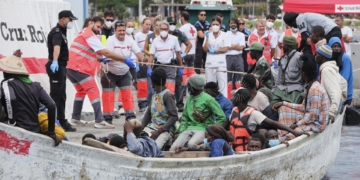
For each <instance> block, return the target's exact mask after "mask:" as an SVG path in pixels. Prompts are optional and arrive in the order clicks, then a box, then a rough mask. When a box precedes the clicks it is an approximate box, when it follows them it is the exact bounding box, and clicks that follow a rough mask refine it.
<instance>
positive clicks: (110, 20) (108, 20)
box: [105, 19, 115, 22]
mask: <svg viewBox="0 0 360 180" xmlns="http://www.w3.org/2000/svg"><path fill="white" fill-rule="evenodd" d="M105 20H106V21H111V22H114V21H115V20H113V19H105Z"/></svg>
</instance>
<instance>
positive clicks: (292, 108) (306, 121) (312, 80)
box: [273, 60, 330, 140]
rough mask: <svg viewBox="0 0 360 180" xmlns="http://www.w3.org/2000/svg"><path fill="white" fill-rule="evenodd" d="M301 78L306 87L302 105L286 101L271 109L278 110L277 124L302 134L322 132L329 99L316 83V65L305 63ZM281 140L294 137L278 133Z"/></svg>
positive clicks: (282, 132) (327, 114)
mask: <svg viewBox="0 0 360 180" xmlns="http://www.w3.org/2000/svg"><path fill="white" fill-rule="evenodd" d="M301 77H302V79H303V81H304V82H305V84H307V86H306V91H305V98H304V101H303V103H302V104H295V103H289V102H286V101H283V102H278V103H276V104H275V105H274V106H273V108H274V109H277V108H279V107H280V108H279V122H280V123H283V124H285V125H286V126H289V127H291V128H292V129H295V130H296V131H302V132H309V131H313V132H317V133H319V132H322V131H323V130H324V129H325V127H326V124H327V122H328V118H329V107H330V101H329V97H328V95H327V93H326V91H325V89H324V87H323V86H322V85H321V84H320V83H319V82H318V81H316V64H315V62H313V61H310V60H308V61H305V62H304V63H303V66H302V72H301ZM280 135H281V136H282V137H281V138H282V139H283V140H291V139H293V138H295V136H294V135H293V134H291V133H289V132H286V131H280Z"/></svg>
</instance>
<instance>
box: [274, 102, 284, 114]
mask: <svg viewBox="0 0 360 180" xmlns="http://www.w3.org/2000/svg"><path fill="white" fill-rule="evenodd" d="M282 105H283V102H277V103H275V104H274V105H273V107H272V110H273V111H275V112H277V111H278V109H279V108H280V107H281V106H282Z"/></svg>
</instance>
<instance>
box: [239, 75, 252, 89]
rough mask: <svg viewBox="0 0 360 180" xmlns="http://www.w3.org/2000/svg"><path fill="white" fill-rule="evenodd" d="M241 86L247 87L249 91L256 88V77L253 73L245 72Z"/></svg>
mask: <svg viewBox="0 0 360 180" xmlns="http://www.w3.org/2000/svg"><path fill="white" fill-rule="evenodd" d="M241 87H244V88H246V89H247V90H248V91H250V90H256V78H255V76H254V75H253V74H245V75H244V76H243V77H242V80H241Z"/></svg>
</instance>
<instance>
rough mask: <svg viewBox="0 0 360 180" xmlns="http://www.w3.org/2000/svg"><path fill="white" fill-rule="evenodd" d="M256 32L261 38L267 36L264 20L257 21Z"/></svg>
mask: <svg viewBox="0 0 360 180" xmlns="http://www.w3.org/2000/svg"><path fill="white" fill-rule="evenodd" d="M256 30H257V33H258V35H260V36H262V35H264V34H265V22H264V21H263V20H258V21H256Z"/></svg>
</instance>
